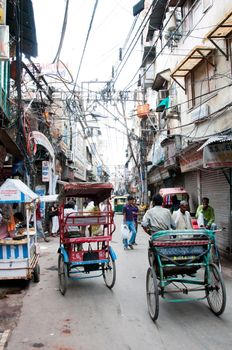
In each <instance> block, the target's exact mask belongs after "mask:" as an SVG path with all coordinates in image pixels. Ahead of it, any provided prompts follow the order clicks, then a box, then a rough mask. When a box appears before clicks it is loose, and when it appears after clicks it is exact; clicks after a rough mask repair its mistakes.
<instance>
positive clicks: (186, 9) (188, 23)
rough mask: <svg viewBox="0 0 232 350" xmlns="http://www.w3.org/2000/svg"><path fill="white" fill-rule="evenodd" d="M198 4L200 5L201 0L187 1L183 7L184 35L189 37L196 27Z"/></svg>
mask: <svg viewBox="0 0 232 350" xmlns="http://www.w3.org/2000/svg"><path fill="white" fill-rule="evenodd" d="M197 3H199V0H186V1H185V3H184V5H183V7H182V13H183V19H184V22H183V32H184V35H187V34H188V33H189V32H190V31H191V30H192V29H193V27H194V18H195V16H196V14H197V10H198V7H199V6H198V7H195V5H196V4H197ZM185 17H186V18H185Z"/></svg>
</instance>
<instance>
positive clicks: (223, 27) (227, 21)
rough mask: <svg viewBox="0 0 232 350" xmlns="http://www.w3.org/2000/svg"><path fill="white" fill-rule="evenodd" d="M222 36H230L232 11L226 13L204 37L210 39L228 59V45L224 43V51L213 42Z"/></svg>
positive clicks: (226, 37) (231, 34)
mask: <svg viewBox="0 0 232 350" xmlns="http://www.w3.org/2000/svg"><path fill="white" fill-rule="evenodd" d="M223 38H224V39H228V38H230V39H231V38H232V11H231V12H229V13H227V14H226V15H225V16H224V17H223V19H222V20H221V21H220V22H219V23H218V24H217V25H216V27H215V28H214V29H212V30H211V31H210V32H209V33H208V34H207V35H206V39H208V40H210V41H211V42H212V43H213V44H214V45H215V46H216V48H217V49H218V50H219V51H220V52H221V53H222V54H223V55H224V56H225V57H226V58H227V59H228V56H229V52H228V46H227V45H226V51H225V50H223V49H222V48H221V47H220V46H218V44H217V43H216V42H215V40H217V39H220V40H221V39H223ZM223 46H224V45H223Z"/></svg>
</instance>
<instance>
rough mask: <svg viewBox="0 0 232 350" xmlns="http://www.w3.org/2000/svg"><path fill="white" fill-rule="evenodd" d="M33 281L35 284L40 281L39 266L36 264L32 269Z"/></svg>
mask: <svg viewBox="0 0 232 350" xmlns="http://www.w3.org/2000/svg"><path fill="white" fill-rule="evenodd" d="M33 281H34V282H35V283H38V282H39V281H40V266H39V264H36V265H35V267H34V269H33Z"/></svg>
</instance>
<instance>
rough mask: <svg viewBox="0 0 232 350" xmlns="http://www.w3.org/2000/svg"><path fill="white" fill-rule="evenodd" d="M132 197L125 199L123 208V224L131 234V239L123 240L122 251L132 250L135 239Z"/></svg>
mask: <svg viewBox="0 0 232 350" xmlns="http://www.w3.org/2000/svg"><path fill="white" fill-rule="evenodd" d="M133 201H134V197H133V196H128V197H127V203H126V204H125V205H124V207H123V210H122V212H123V224H124V225H127V227H128V229H129V230H130V232H131V237H130V239H129V242H128V239H126V238H124V239H123V245H124V249H125V250H128V247H129V248H130V249H134V248H133V245H134V244H135V238H136V229H135V224H134V214H133V213H134V205H133Z"/></svg>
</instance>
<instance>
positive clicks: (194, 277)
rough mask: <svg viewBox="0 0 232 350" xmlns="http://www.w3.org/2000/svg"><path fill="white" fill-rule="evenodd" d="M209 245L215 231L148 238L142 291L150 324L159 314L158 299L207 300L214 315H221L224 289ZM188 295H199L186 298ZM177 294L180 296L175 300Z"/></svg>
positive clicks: (212, 243)
mask: <svg viewBox="0 0 232 350" xmlns="http://www.w3.org/2000/svg"><path fill="white" fill-rule="evenodd" d="M213 246H215V232H214V231H211V230H205V229H202V230H201V229H199V230H175V231H159V232H156V233H154V234H153V235H152V236H151V238H150V241H149V249H148V260H149V264H150V266H149V268H148V270H147V276H146V292H147V304H148V311H149V314H150V317H151V318H152V320H153V321H155V320H157V318H158V315H159V297H161V298H162V299H164V300H165V301H168V302H185V301H193V300H203V299H207V302H208V305H209V307H210V309H211V311H212V312H213V313H214V314H215V315H216V316H220V315H221V314H222V313H223V312H224V310H225V306H226V289H225V284H224V281H223V278H222V275H221V272H220V269H219V268H218V266H217V265H216V264H215V263H214V257H213V254H212V247H213ZM191 292H194V293H198V292H202V295H201V296H200V295H199V294H198V296H196V294H194V295H193V297H190V296H189V294H190V293H191ZM177 293H181V294H182V297H177V296H176V294H177Z"/></svg>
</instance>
